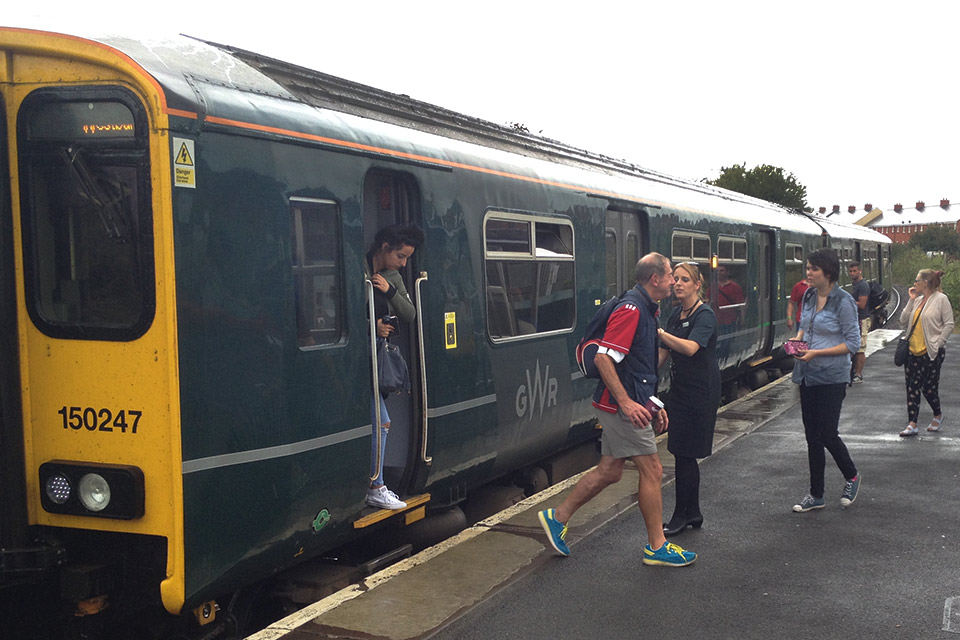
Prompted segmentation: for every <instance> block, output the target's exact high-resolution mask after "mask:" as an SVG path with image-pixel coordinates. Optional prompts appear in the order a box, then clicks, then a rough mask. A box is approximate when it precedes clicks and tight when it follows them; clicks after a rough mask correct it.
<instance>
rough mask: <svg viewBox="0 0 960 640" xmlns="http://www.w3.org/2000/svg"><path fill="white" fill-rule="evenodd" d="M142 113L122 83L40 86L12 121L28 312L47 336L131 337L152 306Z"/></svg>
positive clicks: (151, 314)
mask: <svg viewBox="0 0 960 640" xmlns="http://www.w3.org/2000/svg"><path fill="white" fill-rule="evenodd" d="M148 131H149V130H148V126H147V117H146V112H145V110H144V108H143V105H142V104H141V103H140V101H139V100H138V99H137V98H136V97H135V96H134V95H133V94H132V93H130V92H129V91H126V90H124V89H121V88H118V87H104V88H87V87H84V88H68V89H63V88H60V89H42V90H38V91H35V92H34V93H32V94H30V95H29V96H27V98H26V99H25V100H24V102H23V105H22V107H21V109H20V113H19V116H18V121H17V134H18V140H19V166H20V209H21V216H22V223H23V225H22V226H23V243H24V251H23V255H24V276H25V287H26V292H27V300H28V302H27V309H28V312H29V314H30V317H31V319H32V320H33V322H34V324H36V326H37V327H38V328H39V329H40V330H41V331H43V332H44V333H46V334H47V335H50V336H53V337H58V338H74V339H88V340H133V339H135V338H137V337H139V336H141V335H143V333H144V332H146V330H147V328H148V327H149V326H150V324H151V322H152V321H153V317H154V313H155V307H156V300H155V285H154V266H153V228H152V227H153V223H152V220H153V214H152V209H151V187H150V158H149V139H148Z"/></svg>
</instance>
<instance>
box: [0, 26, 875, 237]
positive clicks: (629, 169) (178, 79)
mask: <svg viewBox="0 0 960 640" xmlns="http://www.w3.org/2000/svg"><path fill="white" fill-rule="evenodd" d="M3 29H7V28H6V27H4V28H3ZM18 31H21V30H18ZM86 39H89V40H91V41H93V42H98V43H101V44H103V45H106V46H108V47H110V48H113V49H115V50H116V51H118V52H120V53H121V54H123V55H125V56H126V57H128V58H129V59H130V60H132V61H134V62H135V63H136V64H137V65H139V66H140V67H141V68H142V69H143V70H144V71H145V72H146V73H148V74H149V75H150V76H152V77H153V78H154V79H155V80H156V82H157V83H158V84H159V85H160V87H161V88H162V90H163V92H164V98H165V100H166V103H167V106H168V108H169V109H171V110H173V111H174V112H176V111H182V112H190V113H196V114H198V116H200V117H201V118H204V117H206V116H209V115H215V116H220V117H227V118H231V119H234V120H238V121H246V122H255V123H258V124H263V125H269V126H272V127H277V128H279V129H288V130H294V129H299V132H300V133H305V134H313V135H321V136H324V135H325V136H330V135H338V136H346V137H348V138H350V139H351V140H355V141H359V140H358V139H360V138H365V137H367V136H369V137H372V138H373V139H374V140H375V141H376V142H377V143H379V144H386V145H389V144H393V145H395V147H396V148H402V149H405V150H407V149H414V150H416V151H417V152H419V154H422V155H425V156H432V155H434V154H435V155H436V157H437V159H438V160H447V161H448V164H449V159H450V158H457V159H461V160H462V159H469V160H470V161H471V162H474V163H477V164H479V165H481V166H498V167H499V166H510V167H512V168H513V170H514V171H515V172H516V173H524V175H527V174H529V175H533V176H536V177H537V178H538V179H541V180H544V181H549V182H553V183H561V184H565V185H568V186H571V187H572V188H580V189H583V190H585V191H587V192H588V193H591V195H596V196H597V197H602V198H603V197H605V198H608V199H610V200H611V201H619V200H621V199H622V200H623V201H626V202H633V203H635V204H637V205H639V206H647V207H654V208H674V207H675V208H678V209H685V210H691V211H694V212H697V211H699V212H702V213H703V214H705V215H719V216H723V217H727V218H729V219H731V220H736V221H740V222H745V223H751V224H757V225H763V226H771V227H779V228H783V229H789V230H793V231H797V232H800V233H819V232H820V230H822V229H830V230H831V231H828V233H831V235H834V234H836V235H843V236H848V237H849V236H856V237H863V238H864V239H869V240H872V241H878V242H884V241H887V239H886V237H885V236H883V235H882V234H879V233H876V232H874V231H872V230H869V229H866V228H863V227H851V226H848V225H839V224H836V223H833V222H830V221H828V220H826V219H825V218H823V219H818V218H817V217H816V216H811V215H808V214H804V213H802V212H797V211H794V210H791V209H787V208H785V207H782V206H780V205H777V204H773V203H770V202H766V201H764V200H760V199H757V198H753V197H750V196H746V195H743V194H740V193H736V192H732V191H728V190H726V189H721V188H719V187H714V186H712V185H708V184H704V183H700V182H694V181H689V180H684V179H681V178H677V177H674V176H670V175H667V174H664V173H661V172H657V171H654V170H651V169H646V168H644V167H641V166H639V165H637V164H634V163H631V162H628V161H626V160H618V159H616V158H612V157H609V156H605V155H602V154H598V153H594V152H591V151H587V150H584V149H578V148H576V147H573V146H570V145H567V144H565V143H563V142H559V141H557V140H552V139H549V138H545V137H542V136H537V135H534V134H531V133H529V132H527V131H523V130H520V129H517V128H513V127H508V126H502V125H498V124H495V123H491V122H488V121H485V120H482V119H479V118H474V117H471V116H467V115H464V114H460V113H457V112H454V111H451V110H449V109H444V108H442V107H438V106H435V105H431V104H428V103H425V102H421V101H418V100H415V99H413V98H411V97H409V96H407V95H403V94H395V93H390V92H387V91H382V90H380V89H376V88H373V87H369V86H367V85H363V84H359V83H356V82H351V81H349V80H344V79H342V78H338V77H335V76H331V75H328V74H325V73H321V72H319V71H315V70H312V69H308V68H306V67H302V66H298V65H294V64H290V63H287V62H283V61H281V60H277V59H274V58H270V57H268V56H264V55H261V54H257V53H254V52H251V51H247V50H244V49H240V48H238V47H233V46H230V45H225V44H218V43H215V42H209V41H204V40H199V39H195V38H191V37H187V36H175V37H169V38H166V37H164V38H156V37H151V38H143V39H138V38H132V37H127V36H117V35H102V36H91V37H87V38H86ZM240 94H242V96H243V99H238V95H240ZM278 100H279V101H283V103H285V105H286V106H283V105H278V104H277V102H276V101H278ZM398 128H400V129H398ZM401 129H402V130H401ZM411 145H412V146H411ZM518 156H519V157H518ZM585 172H589V173H585Z"/></svg>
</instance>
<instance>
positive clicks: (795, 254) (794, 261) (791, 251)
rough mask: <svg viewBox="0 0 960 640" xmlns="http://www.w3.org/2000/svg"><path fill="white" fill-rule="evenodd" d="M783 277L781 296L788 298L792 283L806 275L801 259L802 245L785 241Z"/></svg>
mask: <svg viewBox="0 0 960 640" xmlns="http://www.w3.org/2000/svg"><path fill="white" fill-rule="evenodd" d="M784 254H785V255H784V265H783V277H784V278H785V279H786V282H784V288H783V297H784V298H789V297H790V291H791V290H792V289H793V285H795V284H797V283H798V282H800V281H801V280H803V279H804V277H805V276H806V272H805V270H804V261H803V247H802V246H800V245H799V244H791V243H789V242H788V243H787V244H786V247H785V249H784Z"/></svg>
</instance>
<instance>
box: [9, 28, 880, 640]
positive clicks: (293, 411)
mask: <svg viewBox="0 0 960 640" xmlns="http://www.w3.org/2000/svg"><path fill="white" fill-rule="evenodd" d="M0 52H2V53H3V59H4V61H5V63H4V65H2V67H0V98H2V99H0V111H2V113H3V118H2V119H0V146H2V149H3V153H2V154H0V164H2V167H0V168H2V172H3V175H4V178H5V179H4V180H3V181H2V183H0V308H2V311H0V317H2V318H3V323H2V336H0V340H2V345H0V482H2V491H0V602H4V603H6V604H5V606H6V607H7V609H5V615H4V618H5V620H13V619H15V618H17V617H18V616H19V617H20V618H23V617H24V616H25V615H26V614H25V613H24V612H25V611H28V610H29V611H34V612H36V613H34V614H31V615H29V616H28V617H29V619H28V620H21V626H22V628H23V629H25V630H26V631H24V634H25V635H29V633H31V631H30V630H33V631H32V632H33V633H34V635H37V636H38V637H39V636H40V635H52V634H51V633H48V632H49V630H50V629H52V628H54V625H56V629H57V633H58V634H63V636H64V637H104V638H108V637H174V636H175V637H178V638H192V637H215V636H216V635H217V634H220V637H227V636H228V635H229V634H230V633H233V634H239V633H243V623H242V620H239V615H240V614H238V613H237V611H239V604H238V603H241V602H243V601H244V599H245V597H246V598H247V599H249V598H251V597H253V596H251V595H249V594H251V593H257V591H256V589H255V587H254V585H262V584H264V583H265V582H269V581H270V580H271V579H274V578H276V577H277V576H279V575H283V574H284V573H285V572H288V571H290V570H294V569H295V568H297V567H303V566H305V565H306V564H307V563H309V562H313V561H317V560H322V559H324V558H329V557H330V556H331V555H332V554H335V550H337V549H342V548H348V547H349V546H350V545H355V546H356V545H359V546H360V547H361V548H363V547H364V545H367V544H370V545H373V544H374V543H373V542H368V541H371V540H374V539H377V540H381V541H383V540H387V541H389V540H391V539H398V540H399V539H401V538H402V535H401V532H402V531H403V530H404V529H405V528H409V527H415V526H417V525H418V523H421V522H423V521H425V520H428V519H429V518H430V517H431V516H432V515H436V514H442V513H444V512H448V511H449V510H452V509H456V508H457V507H458V505H461V504H462V503H463V502H464V501H465V500H467V499H468V498H469V497H470V496H471V495H472V494H474V493H475V492H476V491H477V490H478V488H480V487H483V486H486V485H489V484H490V483H491V482H496V481H498V480H499V479H503V478H510V477H514V476H515V475H516V474H523V473H528V472H530V471H531V470H534V471H537V470H539V471H541V472H542V471H544V470H546V472H547V473H546V476H547V477H546V480H545V481H546V483H549V482H553V481H556V480H557V478H556V477H553V476H555V475H559V474H560V471H559V470H558V469H559V467H561V466H563V465H562V464H557V465H555V466H554V467H551V466H549V465H546V464H544V463H543V462H542V461H544V460H558V459H560V456H563V455H564V453H565V452H570V451H575V450H590V451H593V452H594V454H595V450H596V446H595V443H596V440H597V434H598V430H597V428H596V424H595V419H594V418H593V413H592V409H591V402H590V396H591V394H592V392H593V388H594V384H595V382H594V381H592V380H589V379H586V378H584V377H583V376H582V374H580V372H579V370H578V368H577V366H576V362H575V358H574V351H575V347H576V344H577V341H578V339H579V337H580V335H581V333H582V331H583V329H584V327H585V326H586V324H587V322H589V320H590V318H591V317H592V315H593V314H594V311H595V309H596V308H597V307H598V306H599V305H600V304H601V303H602V302H603V301H604V300H606V299H607V298H609V297H610V296H611V295H615V294H617V293H619V292H621V291H623V290H625V289H626V288H628V287H630V286H632V284H633V278H634V276H633V270H634V265H635V263H636V262H637V259H638V258H639V257H640V256H642V255H643V254H645V253H647V252H650V251H658V252H660V253H662V254H664V255H665V256H667V257H669V258H670V259H671V260H673V261H678V262H680V261H695V262H697V263H698V264H700V265H701V266H702V267H703V268H704V270H705V272H706V273H707V274H708V286H707V291H706V292H705V297H706V298H707V299H708V300H709V303H710V304H711V305H713V307H714V309H715V310H716V313H717V316H718V320H719V322H720V337H719V343H718V357H719V359H720V366H721V369H722V371H723V378H724V381H725V385H734V384H736V381H739V380H743V379H744V378H745V376H750V375H751V374H753V373H756V372H760V371H763V370H764V369H765V368H767V367H769V366H771V364H772V363H777V362H779V361H781V360H782V358H783V349H782V345H783V343H784V342H785V341H786V340H787V339H788V338H789V337H791V335H792V334H793V331H792V330H791V329H790V328H789V327H788V326H787V324H786V321H785V320H786V318H785V314H786V307H787V302H788V298H789V294H790V289H791V287H792V285H793V284H794V283H795V282H797V281H798V280H800V279H801V278H803V277H804V256H805V255H806V254H807V252H809V251H811V250H813V249H815V248H819V247H833V248H835V249H836V250H837V251H838V252H839V254H840V256H841V259H842V260H843V261H844V263H847V262H850V261H853V260H856V261H859V262H860V263H861V264H862V265H863V270H864V274H865V277H866V278H868V279H872V280H877V281H879V282H881V283H882V284H883V285H884V286H889V285H890V278H891V270H890V241H889V240H888V239H887V238H886V237H885V236H883V235H881V234H878V233H876V232H874V231H872V230H870V229H866V228H862V227H856V226H847V225H843V224H838V223H835V222H832V221H831V220H829V219H826V218H822V217H818V216H816V215H812V214H808V213H804V212H802V211H795V210H790V209H787V208H784V207H781V206H779V205H775V204H771V203H768V202H765V201H762V200H758V199H755V198H751V197H748V196H744V195H741V194H738V193H733V192H730V191H726V190H723V189H720V188H717V187H714V186H711V185H708V184H704V183H699V182H693V181H687V180H683V179H679V178H676V177H672V176H669V175H666V174H664V173H660V172H657V171H653V170H650V169H646V168H643V167H640V166H637V165H635V164H633V163H630V162H627V161H621V160H616V159H613V158H609V157H607V156H604V155H601V154H597V153H594V152H589V151H585V150H582V149H578V148H575V147H572V146H569V145H565V144H563V143H561V142H558V141H555V140H550V139H547V138H543V137H539V136H535V135H532V134H530V133H529V132H527V131H525V130H523V129H522V128H518V127H513V126H501V125H497V124H493V123H490V122H486V121H483V120H480V119H476V118H472V117H469V116H465V115H463V114H459V113H455V112H452V111H449V110H446V109H443V108H440V107H436V106H433V105H429V104H425V103H423V102H419V101H417V100H415V99H412V98H410V97H408V96H405V95H397V94H393V93H389V92H385V91H380V90H377V89H374V88H371V87H367V86H364V85H361V84H357V83H353V82H350V81H347V80H343V79H340V78H335V77H332V76H329V75H326V74H323V73H320V72H317V71H314V70H311V69H306V68H303V67H300V66H296V65H292V64H289V63H285V62H282V61H279V60H276V59H272V58H269V57H266V56H263V55H258V54H256V53H253V52H250V51H246V50H242V49H239V48H236V47H232V46H229V45H224V44H218V43H213V42H206V41H201V40H197V39H193V38H188V37H182V36H181V37H173V38H169V39H164V40H157V39H151V40H137V39H133V38H126V37H119V36H109V37H108V36H90V35H84V34H65V33H53V32H44V31H39V30H33V29H23V28H16V27H0ZM395 223H401V224H416V225H418V226H420V227H421V228H422V229H423V231H424V235H425V238H426V241H425V243H424V245H423V247H422V248H420V249H419V250H418V251H417V252H416V253H415V254H414V255H413V256H412V259H411V260H410V262H409V263H408V265H407V267H406V269H405V272H404V274H403V275H404V278H405V281H406V284H407V289H408V291H409V292H410V294H411V297H412V300H413V302H414V304H415V306H416V309H417V316H416V321H415V322H414V323H413V324H412V325H410V326H404V327H403V328H402V330H401V333H400V336H399V339H398V341H397V342H398V343H399V345H400V348H401V350H402V352H403V353H404V354H405V355H406V358H407V362H408V364H409V368H410V373H411V381H412V383H411V388H410V391H409V393H399V394H395V395H393V396H391V397H390V399H389V400H388V404H389V407H390V414H391V416H392V418H393V427H392V429H391V432H392V435H391V437H390V440H389V442H388V445H389V447H388V450H387V452H386V454H385V473H386V474H387V477H388V479H389V481H390V482H389V484H390V486H391V488H394V489H395V490H396V491H397V492H398V493H399V494H400V495H401V496H402V497H404V498H405V499H406V500H407V502H408V506H407V508H406V509H404V510H398V511H395V512H380V511H376V510H374V509H372V508H370V507H367V506H366V505H365V502H364V498H365V493H366V488H367V486H368V483H369V481H370V477H369V459H370V448H371V445H370V439H371V433H372V429H371V424H372V420H371V416H370V395H371V387H370V384H371V375H372V373H371V372H372V368H373V364H372V363H373V356H372V350H371V340H370V335H371V332H370V324H369V323H370V313H369V296H370V287H369V281H368V280H367V279H366V277H365V275H364V259H365V258H364V257H365V252H366V250H367V247H368V246H369V245H370V243H371V241H372V239H373V237H374V234H375V232H376V231H377V229H379V228H381V227H383V226H386V225H389V224H395ZM844 271H845V270H844ZM844 277H846V276H845V273H844ZM731 283H732V284H731ZM666 304H669V302H665V305H666ZM668 382H669V381H668V380H665V384H668ZM542 475H544V474H542V473H541V474H540V476H542ZM540 476H537V477H538V478H539V477H540ZM538 483H539V484H540V485H542V484H544V480H543V479H541V480H539V481H538V482H535V483H534V484H538ZM371 548H372V547H371ZM244 594H247V595H246V596H245V595H244ZM25 601H29V603H30V606H31V607H33V608H32V609H26V608H24V604H23V603H24V602H25ZM38 603H42V604H38ZM11 611H12V613H11ZM11 616H12V617H11ZM161 628H162V629H170V630H171V631H164V632H162V633H164V634H169V635H162V634H161V632H159V631H157V629H161ZM37 629H41V630H42V631H43V634H40V633H39V632H37V631H36V630H37ZM64 629H65V630H66V631H63V630H64ZM150 634H152V635H150Z"/></svg>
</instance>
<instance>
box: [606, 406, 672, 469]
mask: <svg viewBox="0 0 960 640" xmlns="http://www.w3.org/2000/svg"><path fill="white" fill-rule="evenodd" d="M594 411H595V412H596V415H597V422H599V423H600V426H601V427H603V434H602V435H601V437H600V454H601V455H605V456H610V457H611V458H618V459H622V458H632V457H633V456H648V455H651V454H654V453H656V452H657V434H656V433H654V431H653V425H654V423H653V422H651V423H650V425H649V426H646V427H643V428H637V427H635V426H633V423H632V422H630V421H629V420H627V419H626V418H625V417H624V416H623V413H621V412H619V411H618V412H616V413H607V412H606V411H602V410H600V409H597V408H596V407H594Z"/></svg>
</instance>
